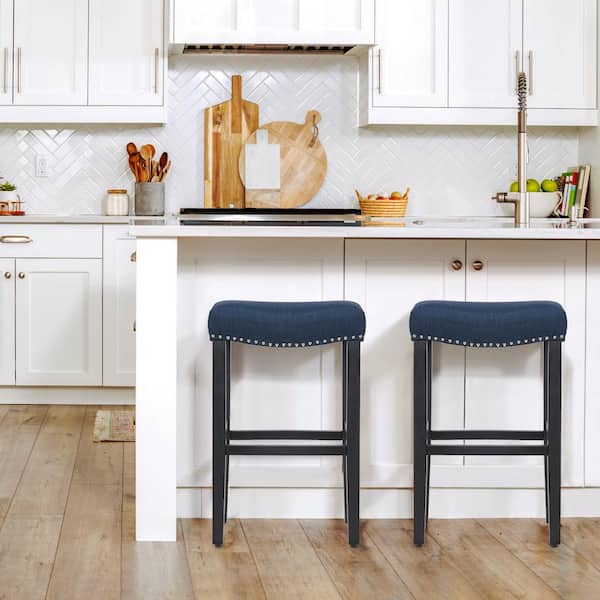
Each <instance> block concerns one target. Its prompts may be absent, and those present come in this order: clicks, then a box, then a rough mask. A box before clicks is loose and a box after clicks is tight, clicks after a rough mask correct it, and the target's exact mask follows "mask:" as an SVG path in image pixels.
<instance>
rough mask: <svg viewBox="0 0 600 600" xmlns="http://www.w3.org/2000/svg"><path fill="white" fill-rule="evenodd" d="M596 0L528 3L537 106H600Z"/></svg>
mask: <svg viewBox="0 0 600 600" xmlns="http://www.w3.org/2000/svg"><path fill="white" fill-rule="evenodd" d="M596 4H597V3H596V0H525V2H524V11H525V12H524V20H523V23H524V51H525V56H524V63H525V67H526V71H527V72H528V73H529V83H530V86H531V97H530V99H529V106H530V107H531V108H590V109H593V108H596V77H597V74H596V27H597V21H596Z"/></svg>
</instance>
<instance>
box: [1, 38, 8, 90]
mask: <svg viewBox="0 0 600 600" xmlns="http://www.w3.org/2000/svg"><path fill="white" fill-rule="evenodd" d="M2 55H3V58H2V93H3V94H8V48H4V49H3V50H2Z"/></svg>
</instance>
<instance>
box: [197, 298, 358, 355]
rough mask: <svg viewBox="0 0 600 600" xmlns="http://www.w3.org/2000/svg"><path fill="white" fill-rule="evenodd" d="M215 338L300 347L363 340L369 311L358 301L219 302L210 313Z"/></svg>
mask: <svg viewBox="0 0 600 600" xmlns="http://www.w3.org/2000/svg"><path fill="white" fill-rule="evenodd" d="M208 330H209V333H210V339H211V340H212V341H217V340H226V341H232V342H239V343H242V344H253V345H255V346H274V347H276V348H300V347H305V346H322V345H323V344H333V343H338V342H347V341H362V339H363V337H364V335H365V314H364V312H363V310H362V308H361V307H360V306H359V305H358V304H356V303H355V302H346V301H339V302H245V301H241V300H226V301H223V302H217V304H215V305H214V306H213V308H212V310H211V311H210V314H209V316H208Z"/></svg>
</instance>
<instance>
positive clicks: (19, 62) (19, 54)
mask: <svg viewBox="0 0 600 600" xmlns="http://www.w3.org/2000/svg"><path fill="white" fill-rule="evenodd" d="M20 93H21V48H17V94H20Z"/></svg>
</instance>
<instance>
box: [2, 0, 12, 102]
mask: <svg viewBox="0 0 600 600" xmlns="http://www.w3.org/2000/svg"><path fill="white" fill-rule="evenodd" d="M12 55H13V0H0V105H2V104H12V97H13V88H12V85H13V83H12V82H13V77H12V75H13V69H12Z"/></svg>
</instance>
